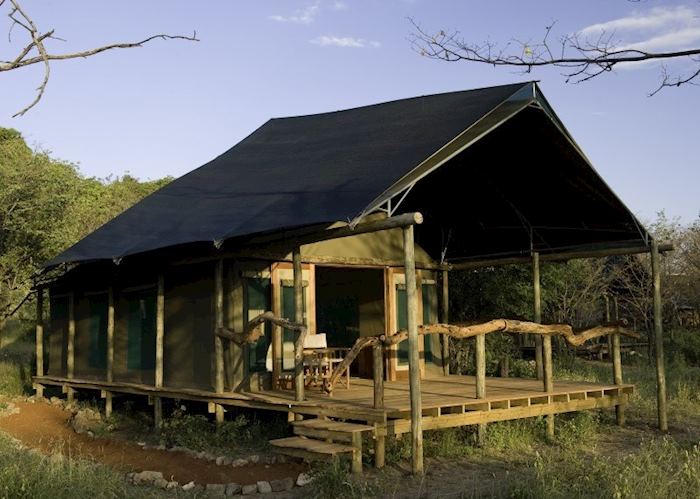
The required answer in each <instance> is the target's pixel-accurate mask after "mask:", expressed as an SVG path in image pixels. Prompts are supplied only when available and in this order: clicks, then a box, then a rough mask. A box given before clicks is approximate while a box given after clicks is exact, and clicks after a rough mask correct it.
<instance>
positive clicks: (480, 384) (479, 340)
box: [475, 334, 486, 446]
mask: <svg viewBox="0 0 700 499" xmlns="http://www.w3.org/2000/svg"><path fill="white" fill-rule="evenodd" d="M475 341H476V348H475V352H476V362H475V364H476V398H478V399H483V398H486V335H485V334H480V335H478V336H477V337H476V338H475ZM485 440H486V423H480V424H479V425H477V429H476V443H477V445H479V446H483V445H484V443H485Z"/></svg>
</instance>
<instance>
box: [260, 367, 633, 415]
mask: <svg viewBox="0 0 700 499" xmlns="http://www.w3.org/2000/svg"><path fill="white" fill-rule="evenodd" d="M421 383H422V384H421V392H422V396H423V400H422V402H423V404H422V407H423V411H424V413H426V412H429V411H431V410H438V409H442V408H453V407H454V408H456V407H461V406H468V407H467V409H468V410H483V409H484V408H486V409H488V408H489V407H491V408H503V407H504V406H528V405H533V404H541V403H550V402H561V401H568V400H569V399H570V398H571V399H586V398H588V397H589V396H595V397H600V396H602V394H603V393H604V392H610V391H615V393H617V392H619V391H620V390H621V389H623V390H624V389H626V390H628V391H631V390H632V389H633V385H621V386H618V385H614V384H612V383H610V384H602V383H589V382H580V381H567V380H561V381H555V383H554V389H553V390H552V391H551V392H550V393H544V392H543V389H542V382H541V381H539V380H536V379H523V378H495V377H489V378H487V379H486V397H485V398H484V399H477V398H476V380H475V378H474V377H473V376H461V375H449V376H446V377H439V378H428V379H424V380H422V382H421ZM264 393H265V394H266V395H267V396H269V397H271V398H273V399H275V398H282V399H291V398H292V397H293V394H292V393H291V392H288V391H284V390H269V391H266V392H264ZM306 397H307V401H309V402H317V403H324V404H328V403H331V404H333V403H337V404H339V405H349V406H353V407H364V408H367V409H370V408H373V400H374V399H373V383H372V380H369V379H362V378H353V380H352V382H351V388H350V389H349V390H348V389H345V388H337V389H336V390H334V391H333V396H332V397H329V396H328V395H326V394H323V393H321V392H320V390H307V392H306ZM384 410H385V411H386V412H387V415H388V416H389V417H405V416H406V414H404V413H405V412H406V411H410V400H409V387H408V383H407V382H405V381H403V382H402V381H386V382H385V383H384Z"/></svg>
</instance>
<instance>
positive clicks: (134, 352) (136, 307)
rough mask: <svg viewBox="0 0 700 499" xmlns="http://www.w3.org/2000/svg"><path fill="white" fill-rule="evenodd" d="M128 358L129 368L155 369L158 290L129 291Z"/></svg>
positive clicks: (127, 365)
mask: <svg viewBox="0 0 700 499" xmlns="http://www.w3.org/2000/svg"><path fill="white" fill-rule="evenodd" d="M126 301H127V310H128V324H127V359H126V367H127V369H129V370H144V369H154V368H155V363H156V290H155V289H149V290H146V291H140V292H135V293H129V294H128V295H127V298H126Z"/></svg>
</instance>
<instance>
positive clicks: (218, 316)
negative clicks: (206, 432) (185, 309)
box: [214, 258, 225, 425]
mask: <svg viewBox="0 0 700 499" xmlns="http://www.w3.org/2000/svg"><path fill="white" fill-rule="evenodd" d="M214 280H215V283H214V315H215V319H214V320H215V329H214V331H215V333H214V355H215V359H214V367H215V373H214V389H215V390H216V393H223V392H224V369H225V367H224V340H223V339H222V338H221V336H219V335H217V334H216V331H219V330H220V328H223V327H224V259H223V258H219V259H218V260H217V261H216V269H215V271H214ZM214 412H215V413H216V424H217V425H219V424H221V423H223V422H224V407H223V406H222V405H221V404H216V406H215V409H214Z"/></svg>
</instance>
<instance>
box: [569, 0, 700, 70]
mask: <svg viewBox="0 0 700 499" xmlns="http://www.w3.org/2000/svg"><path fill="white" fill-rule="evenodd" d="M577 34H578V36H579V37H581V39H582V41H588V42H590V43H593V44H595V43H596V39H597V38H598V37H599V36H601V35H603V36H608V37H614V38H612V39H611V41H612V43H614V48H615V49H617V50H642V51H648V52H666V51H678V50H684V49H688V48H691V47H693V46H695V45H696V44H697V43H698V42H700V10H698V9H695V8H692V7H689V6H684V5H680V6H675V7H654V8H652V9H650V10H647V11H644V12H641V11H637V12H634V13H632V14H630V15H629V16H625V17H621V18H618V19H613V20H610V21H606V22H602V23H598V24H593V25H590V26H586V27H585V28H583V29H581V30H579V32H578V33H577ZM655 64H656V62H655V61H642V62H630V63H624V64H620V66H619V67H620V69H637V68H644V67H648V66H650V65H655Z"/></svg>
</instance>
